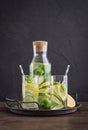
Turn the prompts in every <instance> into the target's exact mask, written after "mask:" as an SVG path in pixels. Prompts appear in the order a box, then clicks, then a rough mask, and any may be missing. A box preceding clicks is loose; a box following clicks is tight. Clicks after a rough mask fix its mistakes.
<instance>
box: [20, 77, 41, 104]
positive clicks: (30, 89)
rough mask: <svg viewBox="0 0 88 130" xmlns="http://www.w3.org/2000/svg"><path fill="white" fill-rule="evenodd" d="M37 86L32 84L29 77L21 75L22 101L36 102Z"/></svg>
mask: <svg viewBox="0 0 88 130" xmlns="http://www.w3.org/2000/svg"><path fill="white" fill-rule="evenodd" d="M38 93H39V91H38V85H36V84H34V82H33V79H31V78H30V76H29V75H22V101H24V102H32V101H36V102H37V101H38Z"/></svg>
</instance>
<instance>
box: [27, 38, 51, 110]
mask: <svg viewBox="0 0 88 130" xmlns="http://www.w3.org/2000/svg"><path fill="white" fill-rule="evenodd" d="M47 46H48V42H47V41H34V42H33V52H34V55H33V59H32V62H31V64H30V66H29V68H30V76H31V78H32V79H33V83H34V84H36V85H37V86H38V103H39V105H40V107H41V108H44V109H49V108H50V105H51V100H50V93H51V89H50V77H51V64H50V62H49V60H48V58H47ZM35 91H36V90H35Z"/></svg>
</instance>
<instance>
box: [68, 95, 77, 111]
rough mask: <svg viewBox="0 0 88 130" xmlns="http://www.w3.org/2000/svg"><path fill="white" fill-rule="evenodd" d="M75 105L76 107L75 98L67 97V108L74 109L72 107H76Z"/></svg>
mask: <svg viewBox="0 0 88 130" xmlns="http://www.w3.org/2000/svg"><path fill="white" fill-rule="evenodd" d="M75 105H76V102H75V100H74V98H73V97H72V96H71V95H69V94H68V95H67V107H70V108H72V107H75Z"/></svg>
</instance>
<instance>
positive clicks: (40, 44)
mask: <svg viewBox="0 0 88 130" xmlns="http://www.w3.org/2000/svg"><path fill="white" fill-rule="evenodd" d="M47 44H48V42H47V41H33V45H34V46H44V45H47Z"/></svg>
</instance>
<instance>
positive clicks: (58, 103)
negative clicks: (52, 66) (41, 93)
mask: <svg viewBox="0 0 88 130" xmlns="http://www.w3.org/2000/svg"><path fill="white" fill-rule="evenodd" d="M67 93H68V77H67V75H53V76H51V109H52V110H55V109H62V108H65V107H66V106H67Z"/></svg>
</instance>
